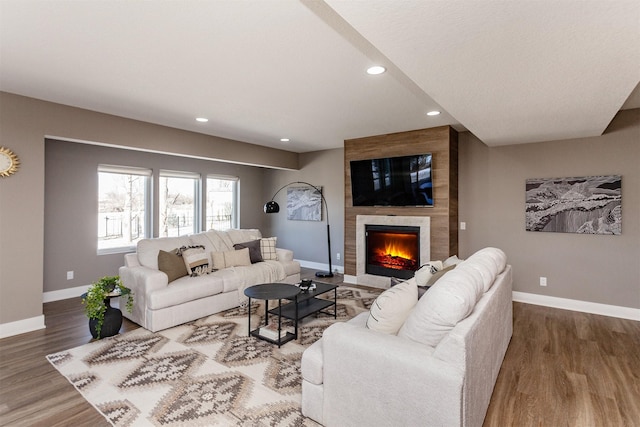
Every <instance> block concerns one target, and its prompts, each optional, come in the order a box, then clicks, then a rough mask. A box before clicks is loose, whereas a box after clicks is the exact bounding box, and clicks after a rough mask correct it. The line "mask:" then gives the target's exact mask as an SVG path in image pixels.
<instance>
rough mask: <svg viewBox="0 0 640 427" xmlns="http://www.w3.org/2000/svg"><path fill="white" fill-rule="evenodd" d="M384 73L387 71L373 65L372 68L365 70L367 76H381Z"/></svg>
mask: <svg viewBox="0 0 640 427" xmlns="http://www.w3.org/2000/svg"><path fill="white" fill-rule="evenodd" d="M385 71H387V69H386V68H384V67H382V66H380V65H374V66H373V67H369V68H367V74H371V75H376V74H382V73H384V72H385Z"/></svg>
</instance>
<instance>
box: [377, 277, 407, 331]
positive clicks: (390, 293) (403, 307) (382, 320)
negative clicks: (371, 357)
mask: <svg viewBox="0 0 640 427" xmlns="http://www.w3.org/2000/svg"><path fill="white" fill-rule="evenodd" d="M416 302H418V288H417V287H416V283H415V281H414V280H410V281H407V282H404V283H400V284H399V285H396V286H394V287H392V288H389V289H387V290H386V291H384V292H383V293H381V294H380V295H378V298H376V300H375V301H374V302H373V304H372V305H371V309H370V310H369V318H368V319H367V328H369V329H372V330H374V331H378V332H382V333H385V334H393V335H395V334H397V333H398V330H400V327H402V325H403V324H404V321H405V320H406V318H407V317H408V316H409V313H410V312H411V309H412V308H413V306H415V305H416Z"/></svg>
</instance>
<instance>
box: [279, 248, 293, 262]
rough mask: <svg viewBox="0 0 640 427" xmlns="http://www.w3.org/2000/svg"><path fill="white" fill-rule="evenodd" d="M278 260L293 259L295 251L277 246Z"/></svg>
mask: <svg viewBox="0 0 640 427" xmlns="http://www.w3.org/2000/svg"><path fill="white" fill-rule="evenodd" d="M276 255H277V257H278V261H293V251H292V250H290V249H281V248H276Z"/></svg>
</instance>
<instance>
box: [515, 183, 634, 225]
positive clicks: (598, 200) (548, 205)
mask: <svg viewBox="0 0 640 427" xmlns="http://www.w3.org/2000/svg"><path fill="white" fill-rule="evenodd" d="M525 210H526V213H525V217H526V230H527V231H550V232H559V233H580V234H615V235H619V234H621V233H622V176H620V175H606V176H583V177H568V178H536V179H527V181H526V202H525Z"/></svg>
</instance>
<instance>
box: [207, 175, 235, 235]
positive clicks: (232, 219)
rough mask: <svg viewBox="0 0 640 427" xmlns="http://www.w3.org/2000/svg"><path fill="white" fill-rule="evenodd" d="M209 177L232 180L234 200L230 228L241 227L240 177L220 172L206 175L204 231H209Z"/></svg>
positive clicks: (232, 201)
mask: <svg viewBox="0 0 640 427" xmlns="http://www.w3.org/2000/svg"><path fill="white" fill-rule="evenodd" d="M209 179H218V180H221V181H222V180H224V181H231V182H232V196H231V197H232V200H231V221H230V224H229V225H230V228H239V226H240V203H239V200H240V177H237V176H232V175H220V174H207V175H206V177H205V180H206V181H205V182H206V186H207V187H206V191H204V192H203V204H204V207H205V209H204V220H203V231H207V230H208V228H207V218H208V215H207V208H208V205H209V200H208V195H209Z"/></svg>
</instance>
